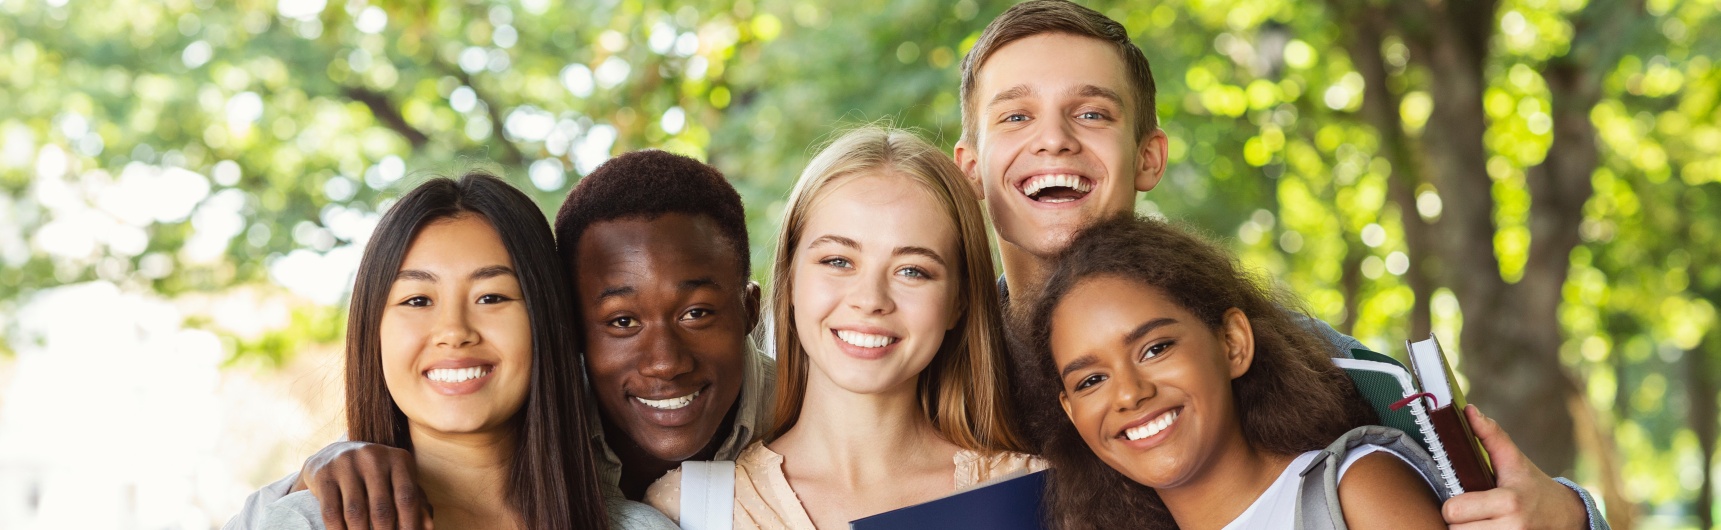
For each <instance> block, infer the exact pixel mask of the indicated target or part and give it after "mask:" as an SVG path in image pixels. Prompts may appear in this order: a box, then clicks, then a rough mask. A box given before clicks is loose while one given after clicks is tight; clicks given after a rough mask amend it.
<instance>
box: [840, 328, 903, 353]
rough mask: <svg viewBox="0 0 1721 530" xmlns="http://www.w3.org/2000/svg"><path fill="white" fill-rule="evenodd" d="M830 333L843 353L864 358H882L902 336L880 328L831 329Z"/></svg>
mask: <svg viewBox="0 0 1721 530" xmlns="http://www.w3.org/2000/svg"><path fill="white" fill-rule="evenodd" d="M831 335H832V336H834V337H836V339H837V340H836V342H837V348H838V349H840V350H842V351H843V353H846V354H848V355H849V356H851V357H857V358H860V359H866V360H871V359H878V358H882V357H884V356H885V354H888V353H890V350H892V349H893V348H895V347H896V345H897V343H900V342H902V337H897V336H894V335H891V334H889V333H888V332H885V331H884V330H880V329H868V330H867V331H860V330H857V329H833V330H831Z"/></svg>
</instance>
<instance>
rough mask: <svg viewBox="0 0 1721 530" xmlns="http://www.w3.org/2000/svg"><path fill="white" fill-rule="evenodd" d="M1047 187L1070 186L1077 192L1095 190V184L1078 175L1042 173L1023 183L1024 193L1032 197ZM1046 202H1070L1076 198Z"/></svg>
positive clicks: (1047, 200) (1048, 200)
mask: <svg viewBox="0 0 1721 530" xmlns="http://www.w3.org/2000/svg"><path fill="white" fill-rule="evenodd" d="M1046 188H1069V189H1072V190H1076V192H1077V193H1087V192H1089V191H1093V189H1094V185H1093V183H1092V182H1090V181H1089V180H1088V179H1085V178H1082V177H1081V176H1078V175H1040V176H1036V177H1032V178H1029V179H1028V181H1027V182H1024V183H1022V194H1023V195H1027V196H1028V197H1030V198H1032V197H1033V196H1034V194H1037V193H1040V192H1041V191H1044V190H1045V189H1046ZM1044 200H1045V201H1046V202H1069V201H1072V200H1074V199H1044Z"/></svg>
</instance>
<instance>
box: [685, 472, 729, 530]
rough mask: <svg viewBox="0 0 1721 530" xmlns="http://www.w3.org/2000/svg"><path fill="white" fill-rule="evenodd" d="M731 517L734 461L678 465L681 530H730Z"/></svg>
mask: <svg viewBox="0 0 1721 530" xmlns="http://www.w3.org/2000/svg"><path fill="white" fill-rule="evenodd" d="M734 514H735V462H734V461H730V460H718V461H714V462H695V461H688V462H682V463H681V528H682V530H731V529H732V528H734V526H735V518H734Z"/></svg>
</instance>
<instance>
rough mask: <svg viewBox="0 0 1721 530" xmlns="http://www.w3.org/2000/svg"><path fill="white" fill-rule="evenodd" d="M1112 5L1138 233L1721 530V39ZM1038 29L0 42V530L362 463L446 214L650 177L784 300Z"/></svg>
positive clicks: (607, 30) (14, 20) (469, 23)
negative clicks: (367, 359) (780, 285)
mask: <svg viewBox="0 0 1721 530" xmlns="http://www.w3.org/2000/svg"><path fill="white" fill-rule="evenodd" d="M1088 4H1089V5H1091V6H1093V7H1095V8H1097V9H1100V10H1101V11H1104V12H1106V13H1108V14H1110V15H1111V16H1112V17H1113V18H1115V19H1117V20H1120V21H1122V22H1123V23H1124V24H1125V25H1126V26H1127V27H1128V28H1129V30H1130V32H1131V34H1132V35H1133V36H1134V37H1135V39H1136V42H1137V43H1138V44H1140V45H1141V46H1142V48H1144V49H1145V50H1146V52H1147V54H1148V56H1149V58H1150V60H1151V61H1152V63H1153V68H1154V72H1155V77H1156V79H1157V80H1158V82H1159V103H1158V111H1159V113H1160V116H1161V119H1162V122H1163V123H1164V128H1165V129H1166V131H1167V132H1168V133H1169V135H1170V138H1171V141H1170V156H1171V168H1170V170H1169V171H1168V173H1167V175H1166V178H1165V181H1164V182H1162V183H1161V184H1160V186H1159V188H1158V189H1156V190H1155V191H1153V192H1150V193H1148V194H1145V195H1144V196H1143V197H1142V199H1141V201H1140V203H1139V205H1138V211H1140V212H1144V213H1153V212H1157V213H1161V214H1163V215H1165V216H1167V217H1170V218H1174V219H1180V220H1186V221H1189V222H1192V223H1194V224H1197V225H1199V226H1203V227H1206V228H1207V229H1209V230H1211V231H1213V232H1214V233H1217V234H1220V235H1223V236H1226V237H1228V238H1230V241H1231V242H1232V244H1233V246H1234V247H1235V248H1236V249H1237V250H1238V251H1239V252H1241V253H1242V254H1243V255H1244V256H1245V259H1246V261H1247V262H1248V263H1249V264H1250V265H1251V266H1253V267H1257V268H1259V269H1260V270H1262V271H1263V272H1265V273H1266V274H1267V275H1268V276H1269V277H1271V278H1274V279H1276V280H1278V281H1281V282H1283V283H1284V284H1285V285H1286V286H1287V287H1289V288H1291V289H1293V290H1294V291H1295V292H1297V293H1299V294H1301V295H1302V297H1303V298H1304V299H1305V300H1306V301H1307V303H1308V308H1309V309H1310V310H1311V311H1312V312H1313V313H1314V315H1315V316H1317V317H1319V318H1322V319H1325V320H1326V321H1328V322H1330V323H1332V324H1333V325H1334V326H1336V327H1337V328H1339V329H1340V330H1342V331H1346V332H1349V333H1352V334H1354V335H1355V336H1357V337H1358V338H1360V339H1362V340H1363V341H1364V342H1365V343H1367V344H1370V345H1373V346H1374V347H1375V348H1377V349H1381V350H1384V351H1386V352H1388V353H1392V354H1395V355H1400V356H1402V354H1403V353H1402V350H1403V346H1402V345H1403V341H1404V340H1405V339H1407V338H1420V337H1424V336H1426V333H1428V332H1429V331H1430V330H1433V331H1434V332H1435V333H1438V334H1439V335H1440V337H1441V340H1442V341H1443V342H1444V343H1445V344H1446V345H1447V346H1448V351H1456V352H1461V354H1462V357H1463V359H1462V367H1461V368H1462V371H1463V373H1464V374H1465V375H1466V376H1467V377H1468V380H1469V385H1470V394H1471V396H1472V399H1473V400H1474V401H1475V402H1476V403H1479V404H1480V405H1482V406H1483V407H1484V409H1485V410H1487V411H1488V412H1489V413H1491V414H1492V415H1494V416H1495V417H1497V418H1499V419H1501V420H1502V422H1503V423H1505V424H1506V427H1507V429H1508V430H1509V431H1510V432H1511V433H1512V434H1513V436H1514V437H1515V438H1516V440H1517V441H1518V442H1519V444H1520V445H1521V446H1522V447H1523V448H1524V449H1525V450H1526V451H1527V452H1529V454H1531V455H1532V457H1533V458H1534V459H1535V460H1536V461H1537V462H1538V463H1539V464H1540V465H1541V466H1542V467H1543V468H1544V469H1546V470H1547V471H1549V472H1550V474H1565V475H1567V476H1570V477H1574V478H1576V479H1577V480H1579V481H1580V482H1582V483H1584V484H1585V485H1587V486H1589V488H1590V490H1591V491H1593V492H1594V493H1596V494H1597V495H1598V497H1600V498H1602V499H1603V501H1604V502H1605V503H1606V505H1607V511H1608V516H1609V518H1610V519H1611V520H1613V522H1614V527H1615V528H1690V527H1701V528H1711V527H1712V526H1713V525H1714V522H1713V521H1714V516H1715V513H1716V502H1715V498H1714V493H1713V483H1714V475H1715V472H1716V471H1717V468H1716V466H1715V459H1714V453H1715V449H1716V436H1717V432H1716V429H1717V395H1718V390H1717V384H1718V380H1721V325H1718V323H1717V318H1716V304H1717V303H1718V300H1721V215H1717V214H1715V213H1713V212H1714V211H1715V210H1714V208H1721V110H1718V104H1721V101H1718V99H1721V65H1717V64H1716V60H1717V59H1718V58H1721V39H1716V38H1714V36H1715V35H1721V14H1718V13H1717V12H1718V7H1721V6H1718V5H1717V4H1718V3H1717V2H1716V1H1715V0H1648V1H1647V2H1631V1H1613V0H1591V1H1589V2H1586V1H1585V0H1445V1H1425V0H1406V1H1398V2H1384V1H1377V0H1325V1H1318V0H1306V1H1297V2H1274V1H1268V0H1191V1H1188V2H1175V1H1165V2H1155V1H1142V0H1136V1H1093V2H1089V3H1088ZM1005 7H1006V3H1004V2H978V1H976V0H960V1H956V2H942V1H940V2H913V1H906V0H892V1H889V2H887V3H886V4H885V5H883V6H880V5H876V3H872V2H815V1H802V0H733V1H731V0H716V1H709V2H688V3H681V2H664V1H651V0H588V1H585V2H579V3H577V4H573V5H565V4H562V3H557V2H552V1H550V0H520V1H518V2H515V1H495V2H491V1H479V0H443V1H433V2H404V1H394V0H375V1H370V2H367V1H366V0H333V1H329V0H278V1H276V0H240V1H236V2H227V1H218V0H165V1H154V0H149V1H145V0H87V1H86V0H0V334H4V337H5V339H4V340H3V341H0V527H3V528H8V529H27V528H209V527H211V526H213V525H218V524H220V523H221V522H222V521H225V520H226V519H227V518H228V517H229V516H231V515H232V514H233V513H234V511H235V510H236V509H237V508H238V506H239V502H240V501H241V500H242V499H243V497H244V495H245V494H247V493H248V492H250V491H251V490H253V489H254V488H256V487H257V486H259V485H261V484H263V483H266V482H268V481H271V480H273V479H275V478H276V477H279V476H281V475H282V474H284V473H285V472H287V471H289V470H293V469H296V468H297V467H298V465H299V463H300V462H301V460H302V459H303V457H304V456H306V455H308V454H309V453H310V452H312V451H314V450H315V449H316V448H317V447H320V446H321V445H322V444H323V443H326V442H327V441H329V440H332V439H334V438H335V437H336V436H338V435H339V433H340V424H341V422H342V420H341V416H340V415H339V400H340V386H339V381H340V378H339V361H338V359H337V355H338V352H339V341H340V340H341V338H342V333H343V328H342V322H343V319H344V312H345V303H344V297H345V295H346V293H347V291H348V289H350V286H351V278H350V276H351V274H352V271H353V269H354V267H355V264H356V262H357V260H358V255H359V253H360V252H361V251H362V248H363V245H364V242H365V240H366V238H367V237H368V235H369V232H370V229H371V227H372V226H373V225H374V223H375V222H376V220H377V218H378V215H379V214H378V213H377V212H379V211H380V210H382V209H384V208H386V206H387V205H388V204H389V201H390V198H391V197H394V196H397V195H398V194H399V193H400V192H401V191H402V190H403V189H405V188H408V187H409V186H410V185H411V184H412V183H414V182H416V181H417V180H420V179H422V178H423V177H424V176H426V175H431V174H444V175H448V174H457V173H458V172H460V171H461V170H463V169H466V168H469V167H473V166H481V167H490V168H494V169H497V170H500V171H502V172H503V173H504V174H506V176H507V177H508V179H509V180H510V181H511V182H514V183H515V184H516V185H517V186H520V187H522V188H524V189H526V190H527V191H528V193H531V194H532V195H533V196H534V197H535V198H536V199H537V200H538V202H539V204H540V205H541V206H542V207H543V208H544V209H545V210H546V211H547V212H554V210H555V208H556V207H557V206H558V204H559V201H560V199H561V197H562V195H563V194H564V193H565V192H566V190H567V189H568V187H569V186H571V185H572V184H573V183H574V182H576V181H577V180H578V179H579V178H580V175H582V174H585V173H586V172H589V171H590V170H591V169H592V168H594V167H595V166H597V165H598V164H599V163H601V162H602V161H604V160H605V159H606V158H607V157H609V156H611V155H613V154H615V153H618V152H622V151H626V150H632V149H639V148H646V147H656V148H662V149H667V150H671V151H675V152H680V153H685V154H689V155H692V156H695V157H699V158H702V159H706V160H708V161H710V162H711V163H712V164H715V165H716V166H718V167H719V168H721V169H722V170H724V171H725V172H726V173H727V174H728V175H729V176H730V177H731V178H732V179H733V181H734V183H735V185H736V187H737V188H739V189H740V190H741V192H742V194H743V196H744V197H745V199H746V201H747V206H748V215H749V222H750V224H751V226H750V228H751V229H752V234H753V252H754V262H755V263H758V264H760V265H759V268H760V270H764V269H763V267H764V263H765V260H766V259H767V258H768V256H769V255H770V251H771V249H772V244H773V242H772V241H770V239H769V237H770V234H772V233H774V230H773V227H774V226H775V224H776V223H777V220H778V218H779V216H780V213H781V209H782V204H783V199H784V196H785V195H786V191H787V189H788V186H789V185H790V183H791V182H792V181H793V179H794V178H795V176H796V175H797V174H798V171H799V169H800V167H801V166H802V165H803V164H805V162H806V161H807V159H808V158H809V156H810V155H811V154H812V152H813V150H814V149H815V148H816V147H817V146H818V145H819V143H820V142H821V141H822V140H824V139H827V138H828V137H829V134H830V132H831V131H832V130H833V129H834V128H835V127H837V126H839V125H842V124H854V123H860V122H867V121H871V120H876V119H881V118H888V119H891V120H893V121H894V122H895V123H896V124H898V125H903V126H910V127H915V128H918V129H919V130H920V131H922V132H923V133H924V134H926V135H927V136H928V137H929V138H931V139H933V140H934V141H936V142H938V143H940V144H941V145H944V146H949V145H950V144H951V143H952V142H954V141H955V139H956V137H957V135H958V131H959V122H958V120H959V117H958V116H959V114H958V109H957V99H956V97H957V94H956V85H957V65H958V62H959V61H960V59H961V57H962V55H963V54H964V53H965V52H966V50H967V49H968V47H969V46H970V45H971V44H972V42H973V39H974V38H975V36H976V34H977V33H978V32H979V30H980V29H981V28H982V27H983V26H984V25H985V24H986V22H987V21H989V20H990V19H991V18H992V17H993V16H994V15H996V14H997V13H999V12H1000V11H1002V10H1003V9H1004V8H1005ZM1702 35H1709V37H1701V36H1702ZM755 276H756V277H760V278H762V273H760V272H757V271H756V273H755Z"/></svg>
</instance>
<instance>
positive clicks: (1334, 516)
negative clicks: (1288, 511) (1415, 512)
mask: <svg viewBox="0 0 1721 530" xmlns="http://www.w3.org/2000/svg"><path fill="white" fill-rule="evenodd" d="M1364 445H1378V446H1380V447H1381V448H1383V449H1386V450H1387V451H1390V452H1392V453H1396V454H1397V455H1398V456H1400V457H1402V458H1403V460H1405V461H1406V462H1408V463H1410V467H1411V468H1413V469H1415V470H1416V472H1417V474H1419V475H1422V479H1423V480H1424V481H1426V482H1428V483H1429V484H1440V483H1441V480H1440V471H1439V470H1438V469H1436V468H1435V467H1434V457H1432V456H1429V455H1428V451H1425V450H1423V449H1422V446H1420V445H1417V444H1416V441H1415V440H1414V439H1412V438H1411V437H1410V436H1408V435H1406V434H1404V432H1403V431H1399V430H1398V429H1394V428H1391V427H1382V426H1379V425H1369V426H1364V427H1357V428H1355V429H1351V431H1350V432H1347V433H1345V434H1344V436H1340V437H1339V439H1338V440H1335V441H1333V443H1332V445H1328V446H1327V448H1326V449H1322V450H1321V454H1320V456H1317V457H1315V461H1314V462H1311V463H1309V466H1308V467H1307V468H1304V469H1303V470H1302V471H1301V472H1300V473H1299V475H1301V476H1302V482H1301V484H1300V485H1299V486H1298V488H1297V526H1296V528H1297V530H1328V529H1332V530H1346V528H1347V527H1346V526H1345V514H1344V510H1343V509H1341V508H1340V506H1339V467H1341V465H1342V464H1343V463H1344V459H1345V455H1346V454H1349V453H1350V451H1351V450H1352V449H1356V448H1357V447H1361V446H1364ZM1430 489H1431V491H1434V494H1435V496H1437V497H1439V498H1440V501H1441V502H1445V501H1446V499H1447V495H1446V492H1445V490H1443V489H1440V488H1433V487H1431V488H1430Z"/></svg>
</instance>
